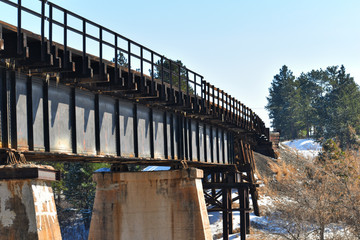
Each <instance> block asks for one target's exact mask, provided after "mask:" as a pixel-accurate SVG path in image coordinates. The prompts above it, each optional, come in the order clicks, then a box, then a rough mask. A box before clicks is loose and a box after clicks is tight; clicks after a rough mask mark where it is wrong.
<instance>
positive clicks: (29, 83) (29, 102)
mask: <svg viewBox="0 0 360 240" xmlns="http://www.w3.org/2000/svg"><path fill="white" fill-rule="evenodd" d="M32 97H33V94H32V77H31V76H28V77H27V80H26V109H27V112H26V115H27V130H28V132H27V133H28V144H29V150H30V151H33V150H34V128H33V99H32Z"/></svg>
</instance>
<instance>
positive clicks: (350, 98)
mask: <svg viewBox="0 0 360 240" xmlns="http://www.w3.org/2000/svg"><path fill="white" fill-rule="evenodd" d="M326 81H327V89H326V94H325V95H324V96H323V97H322V98H321V99H320V104H318V109H317V112H318V115H319V118H320V119H322V124H321V125H318V126H317V137H323V138H325V139H329V138H335V137H337V138H338V141H339V142H340V146H341V147H342V148H347V147H351V146H352V145H353V144H356V143H355V142H354V138H353V137H352V135H353V132H354V131H355V134H359V133H360V105H359V102H360V90H359V86H358V85H357V84H356V83H355V81H354V79H353V78H352V77H350V75H349V74H347V73H346V71H345V67H344V66H341V67H340V69H339V67H338V66H335V67H328V68H327V69H326Z"/></svg>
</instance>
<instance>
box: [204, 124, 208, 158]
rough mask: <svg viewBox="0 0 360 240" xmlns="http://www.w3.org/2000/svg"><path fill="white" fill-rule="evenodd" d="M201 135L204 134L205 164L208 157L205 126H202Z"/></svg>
mask: <svg viewBox="0 0 360 240" xmlns="http://www.w3.org/2000/svg"><path fill="white" fill-rule="evenodd" d="M203 134H204V159H205V162H207V161H208V156H207V142H206V124H204V129H203Z"/></svg>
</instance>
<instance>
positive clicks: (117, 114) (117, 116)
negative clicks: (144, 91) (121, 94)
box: [115, 99, 121, 156]
mask: <svg viewBox="0 0 360 240" xmlns="http://www.w3.org/2000/svg"><path fill="white" fill-rule="evenodd" d="M115 125H116V126H115V131H116V132H115V139H116V155H117V156H121V142H120V103H119V99H116V102H115Z"/></svg>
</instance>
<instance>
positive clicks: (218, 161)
mask: <svg viewBox="0 0 360 240" xmlns="http://www.w3.org/2000/svg"><path fill="white" fill-rule="evenodd" d="M215 144H216V161H217V163H220V153H219V151H220V147H219V128H216V143H215Z"/></svg>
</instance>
